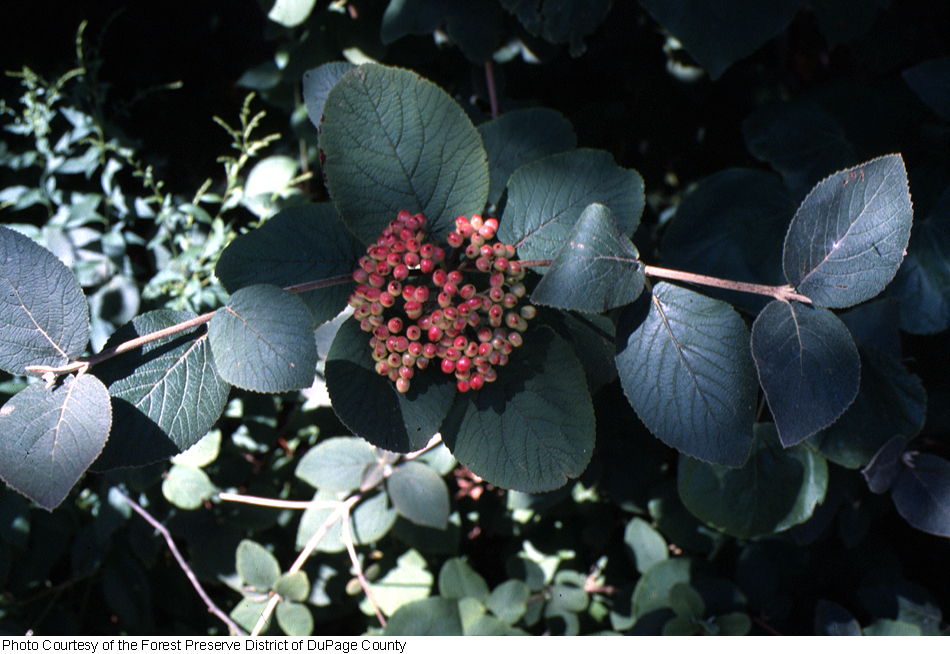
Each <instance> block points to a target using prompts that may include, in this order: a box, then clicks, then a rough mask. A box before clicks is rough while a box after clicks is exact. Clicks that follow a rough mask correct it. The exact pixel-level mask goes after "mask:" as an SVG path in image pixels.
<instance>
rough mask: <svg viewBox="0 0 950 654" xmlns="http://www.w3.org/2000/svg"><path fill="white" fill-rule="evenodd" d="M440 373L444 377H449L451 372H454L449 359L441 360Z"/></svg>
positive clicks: (453, 365) (453, 366)
mask: <svg viewBox="0 0 950 654" xmlns="http://www.w3.org/2000/svg"><path fill="white" fill-rule="evenodd" d="M442 372H444V373H445V374H446V375H451V374H452V373H453V372H455V362H454V361H451V360H449V359H443V360H442Z"/></svg>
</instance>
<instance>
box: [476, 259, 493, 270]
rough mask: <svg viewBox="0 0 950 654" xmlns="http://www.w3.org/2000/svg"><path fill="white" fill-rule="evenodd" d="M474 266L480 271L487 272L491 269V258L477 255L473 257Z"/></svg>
mask: <svg viewBox="0 0 950 654" xmlns="http://www.w3.org/2000/svg"><path fill="white" fill-rule="evenodd" d="M475 267H476V268H478V269H479V270H480V271H482V272H488V271H489V270H491V260H490V259H486V258H485V257H478V258H477V259H475Z"/></svg>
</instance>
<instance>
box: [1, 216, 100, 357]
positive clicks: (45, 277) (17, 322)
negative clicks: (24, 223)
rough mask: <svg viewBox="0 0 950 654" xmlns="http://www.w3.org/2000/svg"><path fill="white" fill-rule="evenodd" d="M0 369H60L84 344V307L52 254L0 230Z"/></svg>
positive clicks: (86, 307) (86, 328)
mask: <svg viewBox="0 0 950 654" xmlns="http://www.w3.org/2000/svg"><path fill="white" fill-rule="evenodd" d="M0 291H2V293H0V297H2V301H0V335H2V336H0V369H2V370H5V371H7V372H9V373H12V374H15V375H22V374H24V368H25V367H26V366H37V365H44V366H54V367H55V366H62V365H65V364H66V363H68V362H69V361H71V360H72V359H75V358H76V357H78V356H80V355H81V354H82V353H83V350H85V348H86V344H87V343H88V342H89V305H88V304H87V303H86V297H85V296H84V295H83V293H82V289H81V288H80V287H79V282H78V281H77V280H76V276H75V275H73V273H72V272H70V270H69V268H67V267H66V266H65V265H63V262H62V261H60V260H59V259H57V258H56V257H55V256H54V255H53V253H52V252H50V251H49V250H47V249H45V248H43V247H41V246H39V245H37V243H36V242H34V241H33V240H32V239H30V238H28V237H26V236H24V235H22V234H20V233H19V232H15V231H13V230H12V229H10V228H8V227H4V226H2V225H0Z"/></svg>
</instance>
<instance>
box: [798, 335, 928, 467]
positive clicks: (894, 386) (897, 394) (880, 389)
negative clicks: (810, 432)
mask: <svg viewBox="0 0 950 654" xmlns="http://www.w3.org/2000/svg"><path fill="white" fill-rule="evenodd" d="M858 353H859V355H860V357H861V382H860V387H859V389H858V395H857V397H855V398H854V402H853V403H852V404H851V406H849V407H848V409H847V410H846V411H845V412H844V414H842V416H841V417H840V418H838V419H837V420H836V421H835V422H834V423H832V425H831V426H830V427H828V428H826V429H823V430H821V431H819V432H818V433H817V434H815V435H814V436H811V437H809V439H808V444H809V445H810V446H811V447H813V448H815V449H817V450H818V451H820V452H821V453H822V454H823V455H824V456H825V458H827V459H829V460H831V461H833V462H835V463H837V464H838V465H840V466H844V467H846V468H852V469H853V468H860V467H862V466H865V465H867V464H868V462H869V461H870V460H871V458H872V457H873V456H874V454H875V452H877V451H878V450H879V449H880V448H881V447H882V446H883V445H884V444H885V443H886V442H887V441H888V440H889V439H890V438H891V437H892V436H893V435H894V434H903V435H905V436H906V437H908V438H912V437H914V436H915V435H917V433H918V432H919V431H920V430H921V429H922V428H923V426H924V419H925V417H926V413H927V394H926V392H925V391H924V387H923V385H922V384H921V382H920V379H919V378H918V377H917V376H916V375H913V374H911V373H910V372H908V371H907V369H906V368H904V366H902V365H901V364H900V363H898V362H897V361H895V360H894V359H892V358H891V357H888V356H885V355H883V354H878V353H877V352H875V351H874V350H869V349H866V348H859V350H858Z"/></svg>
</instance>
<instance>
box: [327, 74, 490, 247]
mask: <svg viewBox="0 0 950 654" xmlns="http://www.w3.org/2000/svg"><path fill="white" fill-rule="evenodd" d="M323 116H324V122H323V124H322V126H321V132H320V150H321V153H322V156H323V157H324V160H323V172H324V176H325V178H326V183H327V188H328V190H329V191H330V197H331V198H332V199H333V203H334V204H335V205H336V208H337V210H338V211H339V212H340V215H341V216H342V217H343V221H344V222H345V223H346V225H347V227H349V228H350V229H351V230H352V231H353V233H354V234H356V236H357V237H358V238H359V239H360V240H361V241H363V242H364V243H370V242H374V241H376V239H377V238H378V237H379V235H380V234H381V233H382V231H383V228H384V227H385V226H386V225H388V224H389V223H390V221H392V220H394V219H395V218H396V215H397V213H398V212H399V211H400V210H402V209H407V210H409V211H410V212H412V213H418V212H422V213H423V214H425V216H426V218H427V220H428V223H427V230H428V233H429V234H434V235H440V236H444V235H445V234H446V233H448V232H449V231H451V230H453V229H454V228H455V218H456V217H457V216H460V215H465V216H471V215H472V214H475V213H479V212H480V211H481V210H482V208H483V207H484V206H485V199H486V198H487V197H488V163H487V157H486V154H485V149H484V148H483V147H482V139H481V137H479V135H478V132H477V131H475V128H474V127H473V126H472V123H471V121H469V119H468V117H467V116H466V115H465V112H464V111H462V108H461V107H460V106H459V105H458V104H457V103H456V102H455V100H453V99H452V98H451V97H450V96H449V95H448V94H446V93H445V92H444V91H443V90H442V89H440V88H439V87H437V86H436V85H435V84H432V83H431V82H429V81H427V80H424V79H422V78H421V77H419V76H418V75H416V74H415V73H413V72H411V71H408V70H401V69H396V68H386V67H383V66H379V65H376V64H364V65H362V66H360V67H358V68H356V69H353V70H351V71H349V72H348V73H346V74H345V75H344V76H343V77H342V78H341V79H340V81H339V82H337V84H336V85H335V86H334V87H333V90H331V91H330V94H329V96H328V97H327V100H326V104H325V105H324V109H323Z"/></svg>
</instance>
